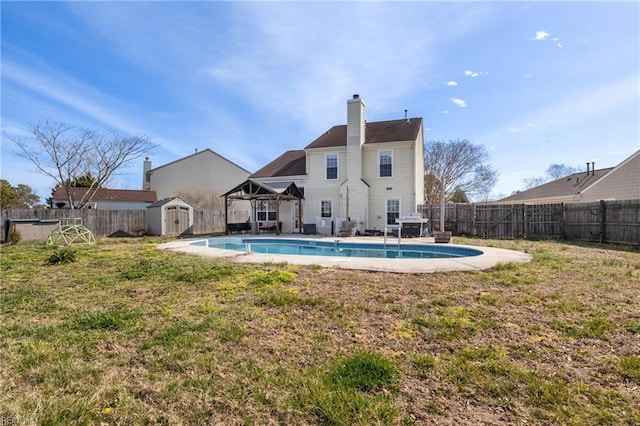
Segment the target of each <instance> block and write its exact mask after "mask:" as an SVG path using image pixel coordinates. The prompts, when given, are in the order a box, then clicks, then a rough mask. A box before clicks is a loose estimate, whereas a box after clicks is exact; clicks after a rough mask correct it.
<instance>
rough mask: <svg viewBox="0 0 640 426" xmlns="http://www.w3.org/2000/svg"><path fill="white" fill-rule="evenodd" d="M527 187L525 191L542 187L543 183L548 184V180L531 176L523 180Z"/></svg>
mask: <svg viewBox="0 0 640 426" xmlns="http://www.w3.org/2000/svg"><path fill="white" fill-rule="evenodd" d="M522 181H523V182H524V185H525V189H531V188H535V187H536V186H540V185H542V184H543V183H547V182H548V179H546V178H544V177H542V176H531V177H528V178H525V179H522Z"/></svg>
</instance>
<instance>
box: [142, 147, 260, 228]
mask: <svg viewBox="0 0 640 426" xmlns="http://www.w3.org/2000/svg"><path fill="white" fill-rule="evenodd" d="M250 174H251V172H249V171H248V170H245V169H243V168H242V167H240V166H238V165H237V164H235V163H233V162H231V161H229V160H227V159H226V158H224V157H222V156H221V155H219V154H217V153H215V152H213V151H212V150H210V149H208V148H207V149H205V150H203V151H199V152H196V153H195V154H191V155H189V156H187V157H184V158H181V159H179V160H176V161H173V162H171V163H168V164H165V165H163V166H160V167H157V168H155V169H152V168H151V161H149V159H148V158H147V159H145V161H144V173H143V188H145V189H151V190H154V191H156V193H157V194H158V198H159V199H164V198H170V197H176V196H179V197H182V198H185V199H186V198H188V195H189V194H191V195H192V196H193V195H196V196H202V195H206V194H208V195H209V196H210V197H209V198H210V199H215V200H217V201H218V202H221V201H220V200H221V199H220V198H219V197H220V195H222V194H223V193H224V192H225V191H226V190H228V189H229V188H231V187H233V186H234V185H237V184H238V182H242V181H244V180H246V179H247V178H248V177H249V175H250ZM188 201H189V202H191V203H193V204H194V205H195V203H194V201H193V200H188ZM221 208H223V206H222V205H221ZM250 211H251V207H250V204H249V203H248V202H245V201H234V202H233V205H232V206H230V207H229V213H230V218H229V220H230V221H231V222H243V221H246V220H248V219H249V215H250Z"/></svg>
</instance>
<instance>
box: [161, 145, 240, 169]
mask: <svg viewBox="0 0 640 426" xmlns="http://www.w3.org/2000/svg"><path fill="white" fill-rule="evenodd" d="M205 153H206V154H213V155H215V156H216V157H219V158H220V159H222V160H224V161H226V162H228V163H229V164H232V165H234V166H235V167H237V168H239V169H242V170H244V171H245V172H247V173H251V172H250V171H248V170H247V169H245V168H244V167H241V166H239V165H237V164H236V163H234V162H233V161H231V160H229V159H227V158H225V157H223V156H222V155H220V154H218V153H217V152H215V151H213V150H211V149H209V148H206V149H203V150H202V151H198V152H195V153H193V154H191V155H187V156H186V157H182V158H179V159H177V160H174V161H172V162H170V163H167V164H163V165H162V166H158V167H156V168H154V169H151V170H149V172H153V171H154V170H158V169H162V168H163V167H167V166H170V165H172V164H176V163H179V162H181V161H184V160H187V159H190V158H193V157H195V156H198V155H204V154H205Z"/></svg>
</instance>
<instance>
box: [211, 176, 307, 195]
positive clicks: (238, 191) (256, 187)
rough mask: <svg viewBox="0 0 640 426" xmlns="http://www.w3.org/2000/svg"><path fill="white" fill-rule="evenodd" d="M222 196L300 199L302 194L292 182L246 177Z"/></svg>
mask: <svg viewBox="0 0 640 426" xmlns="http://www.w3.org/2000/svg"><path fill="white" fill-rule="evenodd" d="M222 197H227V198H231V199H235V200H300V199H303V198H304V196H303V195H302V192H300V188H298V187H297V186H296V184H295V183H293V182H271V183H269V184H265V183H261V182H257V181H255V180H252V179H247V180H246V181H244V182H243V183H241V184H240V185H238V186H236V187H235V188H233V189H231V190H230V191H228V192H227V193H225V194H223V195H222Z"/></svg>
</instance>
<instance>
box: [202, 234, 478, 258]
mask: <svg viewBox="0 0 640 426" xmlns="http://www.w3.org/2000/svg"><path fill="white" fill-rule="evenodd" d="M193 245H197V246H204V247H212V248H218V249H224V250H235V251H241V252H245V253H249V252H251V253H265V254H287V255H306V256H334V257H335V256H339V257H372V258H387V259H394V258H403V259H442V258H457V257H470V256H478V255H481V254H482V251H480V250H476V249H472V248H468V247H456V246H450V245H446V246H439V245H431V244H404V243H403V244H400V245H399V246H398V243H397V242H394V243H387V244H386V246H385V245H384V244H381V243H352V242H348V243H347V242H342V241H340V242H331V241H313V240H297V239H280V238H227V237H223V238H220V237H218V238H209V239H208V240H203V241H197V242H195V243H193Z"/></svg>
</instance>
